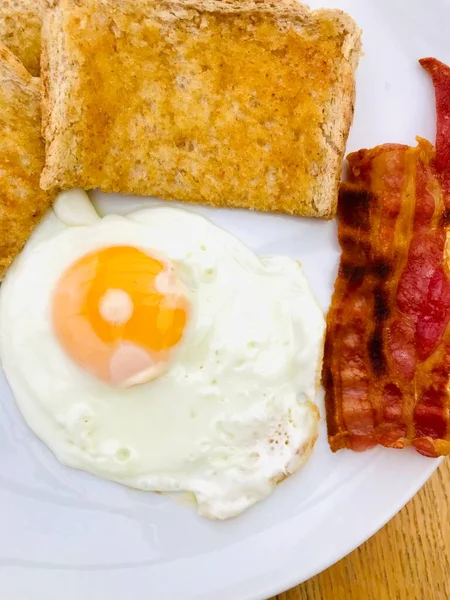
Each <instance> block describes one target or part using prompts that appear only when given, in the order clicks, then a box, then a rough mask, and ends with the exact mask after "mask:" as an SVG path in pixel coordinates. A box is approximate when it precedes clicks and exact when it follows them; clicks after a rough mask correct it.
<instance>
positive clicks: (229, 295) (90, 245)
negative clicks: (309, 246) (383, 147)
mask: <svg viewBox="0 0 450 600" xmlns="http://www.w3.org/2000/svg"><path fill="white" fill-rule="evenodd" d="M324 330H325V325H324V318H323V315H322V312H321V310H320V308H319V307H318V305H317V304H316V302H315V299H314V297H313V294H312V292H311V290H310V288H309V286H308V283H307V281H306V278H305V276H304V274H303V271H302V267H301V265H300V263H299V262H298V261H296V260H293V259H291V258H286V257H275V258H259V257H257V256H256V255H255V254H254V253H253V252H251V251H250V250H249V249H248V248H247V247H246V246H245V245H244V244H242V243H241V242H240V241H238V240H237V239H236V238H234V237H233V236H232V235H230V234H229V233H227V232H225V231H223V230H222V229H220V228H219V227H217V226H216V225H214V224H213V223H211V222H210V221H209V220H207V219H205V218H204V217H202V216H200V215H197V214H195V213H191V212H189V211H187V210H184V209H179V208H172V207H169V206H156V207H152V208H146V209H143V210H139V211H137V212H133V213H132V214H129V215H127V216H119V215H107V216H104V217H103V218H101V217H100V216H98V215H97V213H96V212H95V210H94V208H93V206H92V204H91V203H90V201H89V198H88V197H87V195H86V194H85V193H84V192H82V191H79V190H72V191H70V192H65V193H62V194H61V195H60V196H59V197H58V199H57V201H56V203H55V206H54V209H53V210H52V211H50V212H49V214H48V216H47V217H46V218H45V219H44V221H43V222H42V223H41V224H40V226H39V227H38V228H37V229H36V230H35V232H34V233H33V235H32V237H31V238H30V240H29V241H28V243H27V245H26V247H25V249H24V250H23V252H22V253H21V255H20V256H19V257H17V259H16V261H15V263H14V264H13V266H12V267H11V269H10V270H9V272H8V274H7V276H6V279H5V281H4V283H3V285H2V289H1V294H0V355H1V359H2V364H3V368H4V371H5V373H6V376H7V378H8V381H9V383H10V385H11V388H12V390H13V393H14V396H15V398H16V401H17V404H18V406H19V408H20V410H21V411H22V413H23V415H24V417H25V419H26V421H27V423H28V424H29V426H30V427H31V429H32V430H33V431H34V432H35V433H36V434H37V435H38V436H39V437H40V438H41V439H42V440H43V441H44V442H45V443H46V444H47V445H48V446H49V448H50V449H51V450H52V451H53V452H54V453H55V455H56V456H57V458H58V459H59V460H60V461H61V462H62V463H64V464H65V465H68V466H71V467H75V468H78V469H83V470H85V471H88V472H91V473H93V474H95V475H97V476H100V477H104V478H107V479H110V480H113V481H116V482H119V483H122V484H125V485H128V486H130V487H134V488H138V489H142V490H153V491H160V492H180V491H187V492H191V493H192V494H194V496H195V498H196V501H197V505H198V511H199V512H200V513H201V514H203V515H205V516H207V517H211V518H216V519H225V518H228V517H232V516H235V515H237V514H239V513H240V512H242V511H243V510H245V509H247V508H248V507H249V506H251V505H252V504H254V503H255V502H257V501H259V500H261V499H262V498H264V497H266V496H267V495H268V494H269V493H270V492H271V491H272V490H273V488H274V486H275V485H276V484H277V483H278V482H279V481H281V480H282V479H284V478H285V477H287V476H289V475H290V474H292V473H294V472H295V471H296V470H297V469H298V468H299V467H300V466H301V465H302V464H303V463H304V462H305V460H306V459H307V458H308V456H309V453H310V451H311V449H312V447H313V445H314V442H315V439H316V437H317V423H318V411H317V409H316V407H315V405H314V404H313V401H314V396H315V391H316V383H317V374H318V369H319V366H320V362H321V358H322V343H323V336H324Z"/></svg>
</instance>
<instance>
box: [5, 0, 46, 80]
mask: <svg viewBox="0 0 450 600" xmlns="http://www.w3.org/2000/svg"><path fill="white" fill-rule="evenodd" d="M44 2H45V0H1V1H0V40H1V41H2V42H3V43H4V44H6V46H8V48H9V49H10V50H11V51H12V52H13V53H14V54H15V55H16V56H17V57H18V58H19V60H21V61H22V63H23V65H24V66H25V68H26V69H27V70H28V71H29V72H30V73H31V74H32V75H36V76H38V75H39V71H40V67H39V62H40V55H41V25H42V12H43V10H44Z"/></svg>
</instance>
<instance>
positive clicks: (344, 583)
mask: <svg viewBox="0 0 450 600" xmlns="http://www.w3.org/2000/svg"><path fill="white" fill-rule="evenodd" d="M449 506H450V459H447V460H446V461H445V462H444V463H443V464H442V465H441V466H440V467H439V469H438V471H437V472H436V473H435V474H434V475H433V477H432V478H431V479H430V481H429V482H428V483H427V484H426V485H425V486H424V487H423V488H422V490H421V491H420V492H419V493H418V494H417V495H416V496H415V497H414V499H413V500H411V502H410V503H409V504H408V505H407V506H406V507H405V508H404V509H403V510H402V511H401V512H400V513H399V514H398V515H397V516H396V517H394V518H393V519H392V521H390V522H389V523H388V524H387V525H386V527H384V528H383V529H382V530H381V531H379V532H378V533H377V534H376V535H374V536H373V537H372V538H371V539H370V540H369V541H368V542H366V543H365V544H363V545H362V546H361V547H360V548H358V549H357V550H355V551H354V552H352V554H349V556H347V557H346V558H344V559H342V560H341V561H340V562H338V563H337V564H335V565H334V566H333V567H330V568H329V569H328V570H327V571H324V572H323V573H321V574H320V575H317V577H314V578H313V579H310V580H309V581H307V582H306V583H303V584H302V585H300V586H298V587H296V588H294V589H292V590H290V591H289V592H286V593H284V594H280V595H279V596H277V597H276V600H450V514H449Z"/></svg>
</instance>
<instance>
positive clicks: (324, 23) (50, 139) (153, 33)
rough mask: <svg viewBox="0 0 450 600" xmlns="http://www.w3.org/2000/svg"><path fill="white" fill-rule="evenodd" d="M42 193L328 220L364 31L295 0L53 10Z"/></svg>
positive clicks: (46, 62)
mask: <svg viewBox="0 0 450 600" xmlns="http://www.w3.org/2000/svg"><path fill="white" fill-rule="evenodd" d="M42 40H43V41H42V44H43V49H42V52H43V55H42V77H43V82H44V96H43V131H44V138H45V142H46V165H45V169H44V171H43V174H42V178H41V185H42V187H43V188H44V189H48V188H51V187H55V186H58V187H61V188H70V187H73V186H76V187H83V188H85V189H88V188H95V187H98V188H101V189H103V190H104V191H107V192H112V191H116V192H124V193H133V194H142V195H157V196H160V197H162V198H167V199H171V198H176V199H179V200H184V201H188V202H198V203H204V204H209V205H212V206H229V207H243V208H249V209H257V210H262V211H281V212H286V213H290V214H297V215H307V216H313V217H322V218H332V217H333V216H334V214H335V212H336V202H337V193H338V182H339V178H340V172H341V164H342V159H343V154H344V151H345V143H346V139H347V135H348V131H349V127H350V124H351V120H352V114H353V102H354V71H355V68H356V66H357V63H358V59H359V55H360V31H359V30H358V28H357V27H356V25H355V23H354V22H353V20H352V19H351V18H350V17H349V16H348V15H346V14H345V13H343V12H341V11H334V10H319V11H314V12H310V11H309V10H308V9H307V8H306V7H305V6H304V5H301V4H299V3H298V2H297V1H296V0H279V1H277V2H274V1H272V0H235V1H230V0H199V1H197V2H192V1H191V0H162V1H160V2H154V0H121V2H116V1H114V0H84V1H83V2H79V1H77V0H49V3H48V8H47V9H46V11H45V12H44V24H43V31H42Z"/></svg>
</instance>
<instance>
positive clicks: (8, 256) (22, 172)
mask: <svg viewBox="0 0 450 600" xmlns="http://www.w3.org/2000/svg"><path fill="white" fill-rule="evenodd" d="M40 97H41V94H40V81H39V79H37V78H35V77H32V76H31V75H30V74H29V73H28V71H27V70H26V69H25V67H24V66H23V65H22V63H21V62H20V61H19V60H18V59H17V58H16V57H15V56H14V55H13V54H12V52H10V50H9V49H8V48H7V47H6V46H5V45H4V44H2V43H1V42H0V198H1V203H0V281H1V280H2V279H3V276H4V274H5V271H6V269H7V268H8V266H9V265H10V264H11V262H12V260H13V259H14V257H15V256H16V254H18V253H19V252H20V250H21V249H22V247H23V246H24V244H25V242H26V241H27V239H28V237H29V235H30V233H31V231H32V230H33V228H34V226H35V225H36V224H37V223H38V222H39V219H40V218H41V216H42V215H43V213H44V211H45V209H46V208H47V207H48V206H49V205H50V204H51V200H52V198H53V194H52V193H51V192H44V191H42V190H41V189H40V188H39V178H40V175H41V170H42V167H43V165H44V144H43V140H42V138H41V135H40V131H41V116H40V106H39V105H40Z"/></svg>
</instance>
